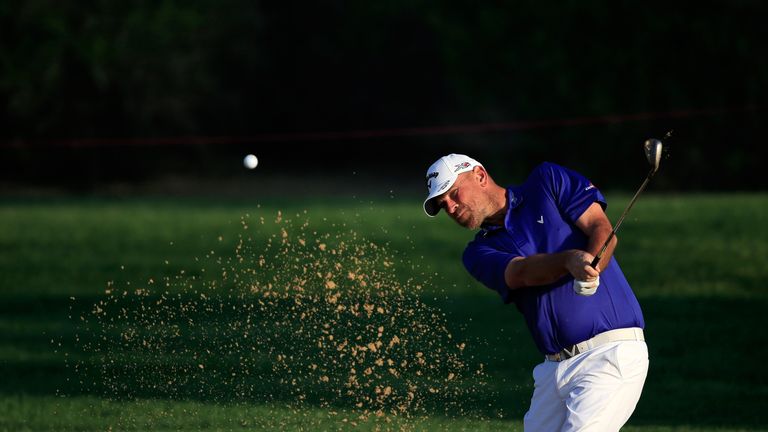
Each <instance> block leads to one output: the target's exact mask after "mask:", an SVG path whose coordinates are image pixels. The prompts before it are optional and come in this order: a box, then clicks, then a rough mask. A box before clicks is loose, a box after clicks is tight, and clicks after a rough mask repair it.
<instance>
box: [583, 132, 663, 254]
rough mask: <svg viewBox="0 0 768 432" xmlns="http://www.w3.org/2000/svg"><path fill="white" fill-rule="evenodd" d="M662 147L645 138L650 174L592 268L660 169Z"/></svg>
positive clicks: (606, 241)
mask: <svg viewBox="0 0 768 432" xmlns="http://www.w3.org/2000/svg"><path fill="white" fill-rule="evenodd" d="M670 134H671V132H670V133H667V136H666V137H669V135H670ZM666 137H665V138H666ZM661 148H662V144H661V141H659V140H657V139H653V138H651V139H647V140H645V143H644V144H643V150H645V158H646V159H648V164H649V165H650V166H651V170H650V171H649V172H648V175H647V176H646V177H645V181H643V184H642V185H640V189H638V190H637V192H636V193H635V196H633V197H632V200H631V201H630V202H629V205H627V208H626V209H624V213H622V214H621V217H620V218H619V221H618V222H616V226H614V227H613V229H612V230H611V234H610V235H609V236H608V238H607V239H606V240H605V243H604V244H603V247H602V248H600V252H598V254H597V255H595V259H593V260H592V263H591V264H590V266H592V268H594V269H596V268H597V264H598V263H599V262H600V258H602V257H603V254H604V253H605V249H607V248H608V244H609V243H610V242H611V240H612V239H613V236H615V235H616V231H618V230H619V227H620V226H621V223H622V222H624V218H625V217H626V216H627V213H629V210H630V209H631V208H632V206H633V205H634V204H635V201H636V200H637V197H638V196H640V193H642V192H643V190H644V189H645V187H646V186H647V185H648V182H650V181H651V179H652V178H653V175H654V174H656V171H658V170H659V162H660V161H661Z"/></svg>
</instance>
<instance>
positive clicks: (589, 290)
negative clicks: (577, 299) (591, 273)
mask: <svg viewBox="0 0 768 432" xmlns="http://www.w3.org/2000/svg"><path fill="white" fill-rule="evenodd" d="M599 285H600V276H598V277H596V278H595V280H592V281H580V280H574V281H573V290H574V291H575V292H576V294H578V295H583V296H591V295H592V294H594V293H596V292H597V287H598V286H599Z"/></svg>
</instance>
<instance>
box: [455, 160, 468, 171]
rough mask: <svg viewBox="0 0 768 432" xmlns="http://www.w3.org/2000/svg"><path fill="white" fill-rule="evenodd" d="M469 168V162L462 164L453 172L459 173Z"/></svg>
mask: <svg viewBox="0 0 768 432" xmlns="http://www.w3.org/2000/svg"><path fill="white" fill-rule="evenodd" d="M467 167H469V162H462V163H460V164H458V165H456V169H455V170H453V172H457V171H459V170H461V169H464V168H467Z"/></svg>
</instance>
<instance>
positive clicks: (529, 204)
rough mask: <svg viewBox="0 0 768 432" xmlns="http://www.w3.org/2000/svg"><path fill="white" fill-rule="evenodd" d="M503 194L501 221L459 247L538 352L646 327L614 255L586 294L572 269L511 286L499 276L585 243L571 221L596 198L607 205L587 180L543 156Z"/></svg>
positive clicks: (466, 263) (466, 262) (473, 271)
mask: <svg viewBox="0 0 768 432" xmlns="http://www.w3.org/2000/svg"><path fill="white" fill-rule="evenodd" d="M507 199H508V204H509V205H508V208H507V214H506V218H505V220H504V226H503V227H500V226H484V227H483V229H481V230H480V232H478V233H477V235H476V236H475V239H474V240H473V241H471V242H470V243H469V244H468V245H467V247H466V249H465V250H464V256H463V261H464V266H465V267H466V268H467V270H468V271H469V273H470V274H472V276H474V277H475V278H476V279H477V280H479V281H480V282H482V283H483V284H484V285H486V286H487V287H489V288H491V289H493V290H495V291H496V292H498V293H499V295H500V296H501V298H502V299H503V300H504V302H505V303H514V304H515V305H516V306H517V309H518V310H519V311H520V312H521V313H522V314H523V316H524V317H525V322H526V324H527V326H528V329H529V330H530V332H531V334H532V335H533V339H534V341H535V343H536V346H537V347H538V349H539V351H541V352H542V353H543V354H552V353H556V352H558V351H560V350H562V349H563V348H565V347H569V346H571V345H574V344H576V343H579V342H581V341H584V340H587V339H589V338H591V337H593V336H595V335H596V334H598V333H602V332H604V331H608V330H613V329H619V328H627V327H640V328H644V327H645V322H644V321H643V314H642V312H641V310H640V305H639V304H638V302H637V298H635V295H634V293H633V292H632V288H630V286H629V283H628V282H627V280H626V278H625V277H624V274H623V273H622V272H621V269H620V268H619V264H618V263H617V262H616V260H615V259H614V258H611V260H610V262H609V263H608V266H607V267H605V269H604V270H603V271H602V272H601V273H600V287H599V288H598V289H597V292H596V293H595V294H594V295H592V296H581V295H578V294H576V293H575V292H574V290H573V277H572V276H571V275H570V274H569V275H566V276H564V277H562V278H561V279H559V280H558V281H556V282H554V283H551V284H549V285H542V286H536V287H525V288H519V289H515V290H511V289H509V287H507V284H506V282H505V281H504V270H505V269H506V267H507V264H508V263H509V261H510V260H511V259H512V258H514V257H518V256H522V257H526V256H530V255H534V254H538V253H555V252H561V251H564V250H567V249H582V250H583V249H586V247H587V236H586V235H585V234H584V233H583V232H582V231H581V230H580V229H579V228H578V227H576V225H575V221H576V220H577V219H578V218H579V217H580V216H581V215H582V214H583V213H584V211H586V210H587V208H588V207H589V206H590V205H591V204H592V203H594V202H598V203H600V205H601V206H602V207H603V208H604V209H605V207H606V206H607V204H606V202H605V198H604V197H603V195H602V194H601V193H600V191H599V190H598V189H597V188H596V187H595V186H593V185H592V183H590V182H589V180H587V179H586V178H585V177H583V176H582V175H581V174H579V173H577V172H575V171H572V170H569V169H566V168H563V167H561V166H559V165H556V164H553V163H549V162H545V163H543V164H541V165H539V166H538V167H536V168H535V169H534V170H533V172H531V174H530V175H529V177H528V178H527V179H526V180H525V182H524V183H523V184H521V185H519V186H516V187H510V188H508V189H507ZM601 264H602V265H604V264H605V263H604V262H603V263H601ZM602 265H601V267H602Z"/></svg>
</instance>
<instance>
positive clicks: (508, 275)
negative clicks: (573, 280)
mask: <svg viewBox="0 0 768 432" xmlns="http://www.w3.org/2000/svg"><path fill="white" fill-rule="evenodd" d="M573 253H574V251H572V250H568V251H563V252H558V253H554V254H536V255H531V256H528V257H517V258H514V259H512V261H510V262H509V264H507V268H506V270H505V271H504V280H505V281H506V282H507V286H508V287H510V288H512V289H517V288H523V287H527V286H537V285H547V284H550V283H552V282H555V281H556V280H558V279H560V278H561V277H563V276H565V275H566V274H567V273H568V269H567V267H566V263H567V262H568V259H569V258H570V256H571V255H572V254H573Z"/></svg>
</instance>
